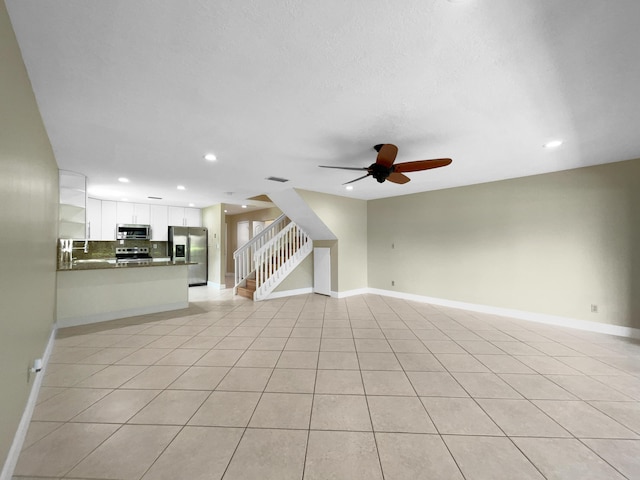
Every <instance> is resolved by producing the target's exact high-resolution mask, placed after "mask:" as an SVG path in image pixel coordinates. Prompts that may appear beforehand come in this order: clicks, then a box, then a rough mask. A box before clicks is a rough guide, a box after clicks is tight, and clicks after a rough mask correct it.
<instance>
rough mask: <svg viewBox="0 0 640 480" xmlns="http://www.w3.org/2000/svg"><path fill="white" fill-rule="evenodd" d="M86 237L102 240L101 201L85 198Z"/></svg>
mask: <svg viewBox="0 0 640 480" xmlns="http://www.w3.org/2000/svg"><path fill="white" fill-rule="evenodd" d="M87 238H88V239H89V240H102V201H101V200H98V199H96V198H87Z"/></svg>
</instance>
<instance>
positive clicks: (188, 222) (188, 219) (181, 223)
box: [169, 207, 202, 227]
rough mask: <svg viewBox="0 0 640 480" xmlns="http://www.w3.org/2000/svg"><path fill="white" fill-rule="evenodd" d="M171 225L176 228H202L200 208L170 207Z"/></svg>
mask: <svg viewBox="0 0 640 480" xmlns="http://www.w3.org/2000/svg"><path fill="white" fill-rule="evenodd" d="M169 225H170V226H174V227H176V226H177V227H201V226H202V212H201V211H200V209H199V208H184V207H169Z"/></svg>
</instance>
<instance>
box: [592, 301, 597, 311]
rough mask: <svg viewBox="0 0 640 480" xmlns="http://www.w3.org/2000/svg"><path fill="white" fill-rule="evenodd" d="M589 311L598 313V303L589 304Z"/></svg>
mask: <svg viewBox="0 0 640 480" xmlns="http://www.w3.org/2000/svg"><path fill="white" fill-rule="evenodd" d="M591 313H598V305H595V304H593V303H592V304H591Z"/></svg>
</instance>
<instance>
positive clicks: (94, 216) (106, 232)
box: [87, 198, 117, 240]
mask: <svg viewBox="0 0 640 480" xmlns="http://www.w3.org/2000/svg"><path fill="white" fill-rule="evenodd" d="M116 223H117V222H116V202H112V201H109V200H98V199H97V198H88V199H87V238H88V239H89V240H115V239H116Z"/></svg>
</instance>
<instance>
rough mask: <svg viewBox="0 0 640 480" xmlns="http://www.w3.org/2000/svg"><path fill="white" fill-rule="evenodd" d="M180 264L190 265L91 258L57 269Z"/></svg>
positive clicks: (97, 268)
mask: <svg viewBox="0 0 640 480" xmlns="http://www.w3.org/2000/svg"><path fill="white" fill-rule="evenodd" d="M181 265H191V263H185V262H179V263H173V262H172V261H170V260H169V261H166V260H160V261H153V262H144V263H125V262H122V263H121V262H116V260H115V259H107V258H105V259H91V260H75V261H73V262H72V263H70V264H69V263H68V264H63V265H58V271H83V270H113V269H120V268H141V267H142V268H146V267H179V266H181Z"/></svg>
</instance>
